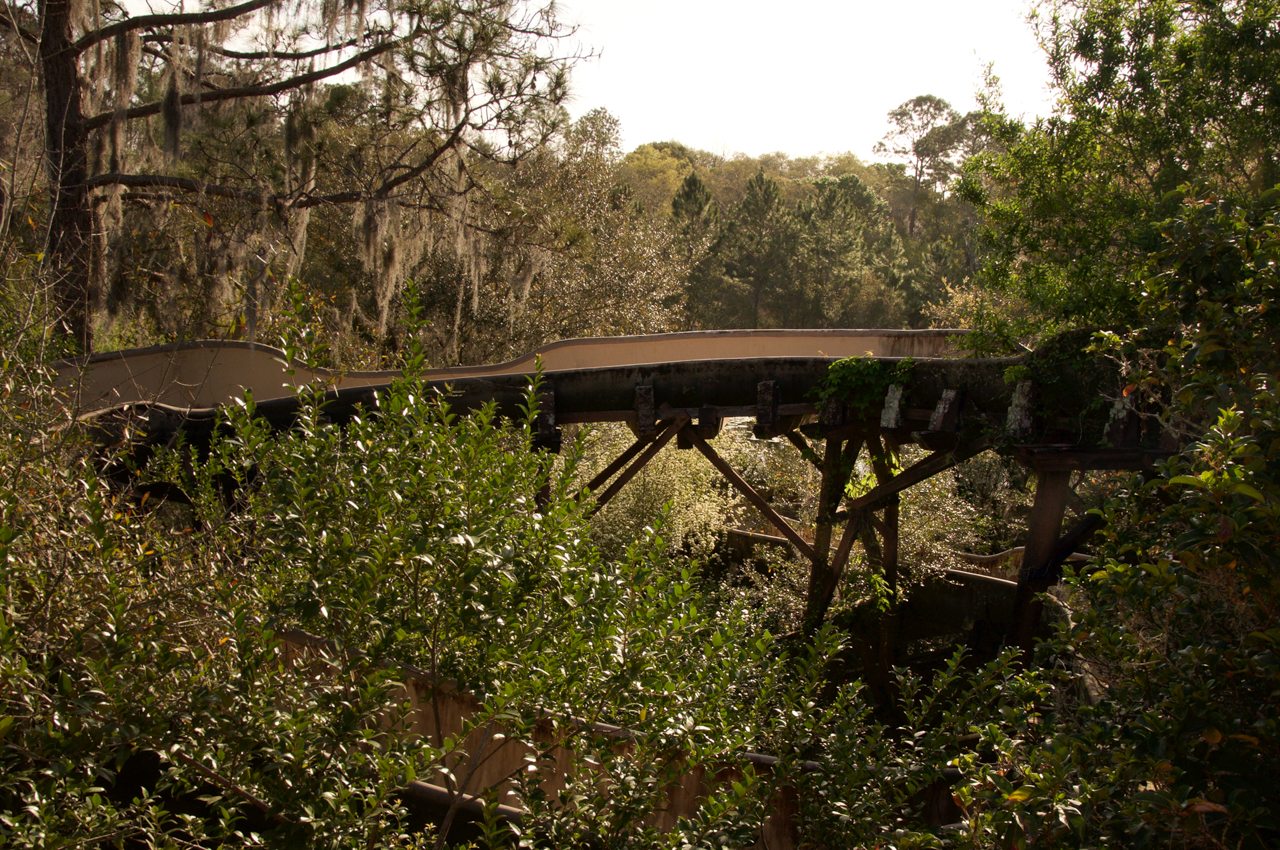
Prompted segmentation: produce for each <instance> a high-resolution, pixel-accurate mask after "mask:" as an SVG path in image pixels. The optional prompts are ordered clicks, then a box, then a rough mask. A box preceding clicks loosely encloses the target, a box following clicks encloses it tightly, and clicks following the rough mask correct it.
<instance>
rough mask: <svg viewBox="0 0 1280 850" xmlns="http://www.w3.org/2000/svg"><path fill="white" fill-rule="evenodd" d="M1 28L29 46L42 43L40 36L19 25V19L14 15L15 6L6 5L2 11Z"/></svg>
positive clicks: (0, 13)
mask: <svg viewBox="0 0 1280 850" xmlns="http://www.w3.org/2000/svg"><path fill="white" fill-rule="evenodd" d="M0 26H2V27H4V28H5V29H7V30H9V31H10V32H12V33H13V34H14V35H16V36H18V38H20V39H22V40H23V41H25V42H27V43H29V44H39V43H40V36H38V35H36V34H35V33H34V32H32V31H31V30H29V29H27V28H26V27H24V26H22V24H20V23H18V17H17V15H16V14H15V13H14V7H13V6H10V5H6V6H5V7H4V9H3V10H0Z"/></svg>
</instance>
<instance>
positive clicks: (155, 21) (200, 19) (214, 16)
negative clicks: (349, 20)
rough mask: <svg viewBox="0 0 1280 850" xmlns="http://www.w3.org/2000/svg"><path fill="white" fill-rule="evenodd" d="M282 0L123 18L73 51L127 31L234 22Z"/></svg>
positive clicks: (257, 0) (86, 38)
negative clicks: (208, 9) (202, 10)
mask: <svg viewBox="0 0 1280 850" xmlns="http://www.w3.org/2000/svg"><path fill="white" fill-rule="evenodd" d="M276 2H279V0H248V2H246V3H241V4H240V5H238V6H228V7H227V8H225V9H213V10H210V11H208V12H186V13H181V14H171V15H138V16H137V17H136V18H126V19H125V20H123V21H118V22H117V23H114V24H110V25H108V26H105V27H102V28H101V29H96V30H93V31H92V32H87V33H85V34H84V35H82V36H81V37H80V39H79V40H78V41H76V43H75V44H73V45H72V46H71V47H72V50H74V51H75V52H76V53H83V52H84V51H85V50H87V49H89V48H90V47H93V46H94V45H95V44H97V43H98V42H100V41H106V40H107V39H111V38H115V37H116V36H117V35H121V34H123V33H127V32H133V31H134V30H141V29H147V28H149V27H177V26H185V25H188V24H212V23H215V22H217V21H230V20H234V19H236V18H238V17H241V16H242V15H247V14H249V13H250V12H256V11H257V10H259V9H263V8H266V7H267V6H270V5H271V4H272V3H276Z"/></svg>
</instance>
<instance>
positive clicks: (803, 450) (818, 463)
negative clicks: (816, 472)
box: [782, 431, 822, 469]
mask: <svg viewBox="0 0 1280 850" xmlns="http://www.w3.org/2000/svg"><path fill="white" fill-rule="evenodd" d="M782 436H784V437H786V439H787V442H788V443H790V444H791V445H793V446H795V447H796V449H798V450H799V452H800V456H801V457H803V458H804V459H805V460H807V461H809V463H811V464H813V465H814V466H815V467H817V468H818V469H822V458H820V457H818V453H817V452H816V451H814V449H813V446H812V445H810V444H809V441H808V440H806V439H805V438H804V435H803V434H801V433H800V432H799V431H787V432H785V433H784V434H783V435H782Z"/></svg>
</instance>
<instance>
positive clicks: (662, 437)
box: [591, 415, 689, 515]
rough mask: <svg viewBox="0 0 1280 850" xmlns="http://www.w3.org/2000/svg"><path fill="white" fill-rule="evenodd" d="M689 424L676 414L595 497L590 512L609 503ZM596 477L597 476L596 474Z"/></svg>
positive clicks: (593, 513) (597, 510)
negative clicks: (632, 461)
mask: <svg viewBox="0 0 1280 850" xmlns="http://www.w3.org/2000/svg"><path fill="white" fill-rule="evenodd" d="M688 424H689V417H687V416H683V415H681V416H677V417H676V418H675V419H674V420H672V421H671V423H670V424H669V425H667V427H666V428H665V429H664V430H663V431H662V433H661V434H659V435H658V436H657V437H656V438H655V439H654V440H652V441H650V442H649V444H648V445H647V446H645V448H644V450H643V451H641V452H640V453H639V455H640V456H639V457H637V458H636V459H635V462H634V463H632V464H631V465H630V466H628V467H627V468H626V469H624V470H622V474H621V475H619V476H618V478H617V480H615V481H614V482H613V483H612V484H610V485H609V486H608V488H607V489H605V491H604V492H603V493H601V494H600V495H599V496H598V497H596V506H595V507H594V508H592V509H591V514H592V515H595V514H596V513H598V512H599V510H600V509H601V508H603V507H604V506H605V505H607V504H609V500H610V499H612V498H613V497H614V496H616V495H618V491H619V490H621V489H622V488H623V487H625V486H626V484H627V482H628V481H630V480H631V479H632V478H634V477H635V476H636V473H637V472H639V471H640V470H641V469H643V468H644V465H645V464H647V463H648V462H649V461H650V460H652V459H653V456H654V455H656V454H657V453H658V452H660V451H662V447H663V446H665V445H666V444H667V443H669V442H671V438H672V437H674V436H675V435H676V434H677V433H678V432H679V431H680V430H681V429H682V428H684V426H686V425H688ZM597 477H598V476H597Z"/></svg>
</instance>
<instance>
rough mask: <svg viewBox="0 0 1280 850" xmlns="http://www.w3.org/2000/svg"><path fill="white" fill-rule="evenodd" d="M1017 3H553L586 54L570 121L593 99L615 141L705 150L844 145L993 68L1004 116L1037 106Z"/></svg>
mask: <svg viewBox="0 0 1280 850" xmlns="http://www.w3.org/2000/svg"><path fill="white" fill-rule="evenodd" d="M1030 5H1031V4H1030V0H965V1H963V2H962V0H787V2H782V3H778V2H763V0H647V2H645V3H630V2H625V0H560V3H559V9H560V17H561V20H562V21H564V22H565V23H566V24H569V25H575V24H576V25H577V26H578V32H577V34H576V35H575V36H574V37H573V39H570V42H571V43H575V40H576V43H578V44H580V45H581V47H582V49H583V50H587V51H594V52H595V53H596V58H592V59H589V60H587V61H584V62H583V63H581V64H580V65H579V66H578V67H577V68H576V69H575V70H574V74H573V79H572V89H573V92H574V96H573V102H572V103H571V104H570V110H571V112H572V114H573V115H574V117H577V116H579V115H582V114H583V113H585V112H587V111H588V110H591V109H594V108H596V107H604V108H606V109H608V110H609V111H610V112H611V113H613V114H614V115H615V116H616V117H617V118H619V119H620V120H621V122H622V132H623V145H624V147H625V148H626V149H628V150H630V149H631V148H634V147H636V146H637V145H640V144H643V143H645V142H653V141H665V140H676V141H680V142H683V143H685V144H687V145H690V146H693V147H697V148H702V149H705V150H709V151H711V152H713V153H718V154H725V155H728V154H733V153H745V154H749V155H752V156H758V155H760V154H763V153H769V152H773V151H781V152H783V153H786V154H789V155H791V156H808V155H813V154H819V153H841V152H844V151H852V152H853V153H855V154H857V155H858V156H860V157H862V158H863V159H872V158H881V157H876V156H875V155H874V154H873V152H872V148H873V147H874V146H875V143H876V142H877V141H879V140H880V138H881V137H882V136H883V135H884V133H885V132H886V130H887V129H888V122H887V118H886V116H887V114H888V112H889V110H891V109H893V108H894V107H895V106H897V105H899V104H900V103H902V102H903V101H906V100H908V99H910V98H912V97H914V96H916V95H918V94H936V95H938V96H939V97H943V98H945V99H947V100H948V101H950V102H951V104H952V105H953V106H954V107H955V108H956V109H958V110H960V111H961V112H964V111H967V110H968V109H971V108H972V107H973V106H974V105H975V100H974V93H975V92H976V91H977V90H978V89H979V87H980V86H981V84H982V76H983V69H984V67H985V66H986V65H987V64H988V63H992V64H993V65H994V70H995V73H996V75H997V76H998V77H999V78H1000V82H1001V89H1002V91H1003V94H1004V102H1005V104H1006V106H1007V107H1008V108H1009V111H1010V112H1011V113H1012V114H1014V115H1025V116H1026V117H1028V118H1031V117H1034V116H1036V115H1045V114H1047V113H1048V112H1049V111H1050V110H1049V105H1050V103H1051V97H1050V95H1049V93H1048V90H1047V88H1046V81H1047V79H1048V72H1047V66H1046V63H1045V61H1044V56H1043V54H1042V52H1041V51H1040V48H1039V45H1038V44H1037V42H1036V37H1035V33H1034V31H1033V28H1032V26H1031V25H1030V24H1029V23H1028V22H1027V15H1028V12H1029V11H1030Z"/></svg>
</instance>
